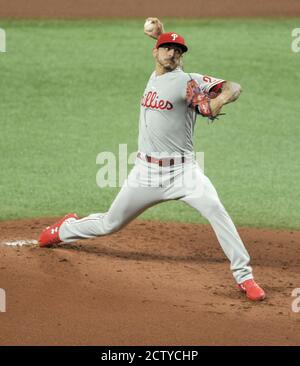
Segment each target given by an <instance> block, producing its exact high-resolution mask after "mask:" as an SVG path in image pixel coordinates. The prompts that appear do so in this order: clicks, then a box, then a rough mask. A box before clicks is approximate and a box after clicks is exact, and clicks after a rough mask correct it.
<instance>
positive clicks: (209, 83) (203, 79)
mask: <svg viewBox="0 0 300 366" xmlns="http://www.w3.org/2000/svg"><path fill="white" fill-rule="evenodd" d="M189 75H190V77H191V79H195V80H196V81H197V82H198V83H199V85H200V87H201V89H202V91H203V92H205V93H209V92H211V91H214V92H218V91H219V89H221V88H222V83H224V82H225V81H226V80H224V79H218V78H215V77H213V76H208V75H201V74H195V73H191V74H189Z"/></svg>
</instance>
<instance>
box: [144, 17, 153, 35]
mask: <svg viewBox="0 0 300 366" xmlns="http://www.w3.org/2000/svg"><path fill="white" fill-rule="evenodd" d="M153 29H154V22H153V21H152V20H148V19H147V20H146V21H145V24H144V31H145V32H152V31H153Z"/></svg>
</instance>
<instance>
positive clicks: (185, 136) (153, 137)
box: [138, 68, 224, 156]
mask: <svg viewBox="0 0 300 366" xmlns="http://www.w3.org/2000/svg"><path fill="white" fill-rule="evenodd" d="M191 79H195V80H196V81H197V82H198V83H199V84H200V87H201V89H202V90H203V91H209V90H210V89H211V88H212V87H213V86H215V85H216V84H218V83H220V82H222V81H224V80H222V79H217V78H212V77H210V76H203V75H201V74H195V73H191V74H189V73H186V72H184V71H182V70H181V69H180V68H177V69H175V70H174V71H171V72H167V73H165V74H163V75H159V76H157V75H156V73H155V71H154V72H153V73H152V75H151V77H150V79H149V81H148V83H147V86H146V89H145V91H144V95H143V97H142V100H141V109H140V121H139V140H138V149H139V151H141V152H143V153H145V154H147V155H150V156H155V155H156V154H159V156H163V155H164V154H166V156H167V155H171V154H174V153H175V154H182V155H183V154H184V155H186V154H190V153H192V152H193V132H194V125H195V121H196V113H195V111H193V110H192V109H191V108H189V107H188V105H187V102H186V87H187V82H188V81H189V80H191Z"/></svg>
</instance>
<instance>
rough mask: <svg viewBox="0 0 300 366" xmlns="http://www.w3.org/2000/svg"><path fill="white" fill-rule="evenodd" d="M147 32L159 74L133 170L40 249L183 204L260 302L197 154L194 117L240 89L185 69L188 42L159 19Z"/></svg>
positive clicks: (217, 108)
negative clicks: (111, 195) (107, 197)
mask: <svg viewBox="0 0 300 366" xmlns="http://www.w3.org/2000/svg"><path fill="white" fill-rule="evenodd" d="M144 31H145V34H146V35H148V36H149V37H152V38H155V39H156V44H155V46H154V48H153V51H152V53H153V58H154V61H155V70H154V71H153V73H152V74H151V76H150V79H149V81H148V83H147V85H146V88H145V91H144V93H143V96H142V98H141V101H140V116H139V138H138V154H137V157H136V162H135V165H134V167H133V169H132V170H131V172H130V173H129V176H128V178H127V179H126V181H125V182H124V184H123V186H122V188H121V190H120V192H119V193H118V195H117V196H116V198H115V200H114V201H113V203H112V205H111V207H110V208H109V210H108V211H107V212H104V213H97V214H91V215H89V216H87V217H84V218H82V219H79V218H78V217H77V216H76V215H75V214H69V215H66V216H65V217H63V218H62V219H61V220H60V221H58V222H56V223H55V224H53V225H51V226H50V227H48V228H46V229H45V230H44V231H43V232H42V233H41V235H40V237H39V245H40V246H41V247H45V246H51V245H54V244H58V243H61V242H66V243H70V242H73V241H76V240H78V239H85V238H93V237H97V236H101V235H108V234H110V233H113V232H115V231H117V230H120V229H121V228H122V227H124V226H125V225H126V224H128V223H129V222H130V221H131V220H133V219H134V218H136V217H137V216H138V215H140V214H141V213H142V212H143V211H145V210H146V209H147V208H149V207H151V206H153V205H155V204H158V203H160V202H164V201H167V200H178V201H183V202H185V203H186V204H188V205H190V206H191V207H193V208H195V209H196V210H198V212H199V213H200V214H201V215H203V216H204V217H205V218H206V219H207V220H208V221H209V222H210V224H211V226H212V228H213V230H214V232H215V234H216V236H217V239H218V241H219V243H220V245H221V247H222V249H223V251H224V253H225V255H226V256H227V258H228V259H229V261H230V268H231V271H232V273H233V276H234V278H235V280H236V282H237V285H238V287H239V289H240V290H241V291H242V292H244V293H245V294H246V296H247V297H248V298H249V299H251V300H253V301H257V300H263V299H264V298H265V293H264V291H263V289H262V288H261V287H260V286H259V285H258V284H257V283H256V282H255V281H254V279H253V273H252V268H251V267H250V265H249V262H250V258H249V254H248V252H247V250H246V248H245V246H244V244H243V242H242V240H241V238H240V236H239V234H238V232H237V230H236V228H235V226H234V224H233V222H232V220H231V218H230V217H229V215H228V213H227V211H226V210H225V208H224V206H223V204H222V203H221V201H220V199H219V196H218V194H217V192H216V190H215V188H214V186H213V185H212V183H211V181H210V180H209V178H208V177H207V176H205V175H204V173H203V171H202V169H201V168H200V166H199V165H198V163H197V162H196V160H195V155H194V149H193V131H194V125H195V122H196V118H197V116H200V117H205V118H208V119H209V120H210V121H213V120H214V119H215V118H217V117H218V115H220V112H221V109H222V107H223V106H224V105H225V104H228V103H231V102H234V101H236V100H237V99H238V97H239V95H240V93H241V87H240V85H239V84H237V83H235V82H230V81H226V80H223V79H219V78H215V77H211V76H204V75H201V74H198V73H187V72H184V71H183V68H182V65H183V63H182V59H183V55H184V54H185V53H186V52H188V46H187V44H186V42H185V40H184V38H183V37H182V36H181V35H179V34H178V33H176V32H167V33H166V32H164V29H163V25H162V23H161V22H160V21H159V20H158V19H157V18H148V19H147V21H146V23H145V29H144Z"/></svg>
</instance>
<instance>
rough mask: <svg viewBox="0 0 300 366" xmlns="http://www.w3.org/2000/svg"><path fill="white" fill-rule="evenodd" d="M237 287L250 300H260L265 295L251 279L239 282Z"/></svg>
mask: <svg viewBox="0 0 300 366" xmlns="http://www.w3.org/2000/svg"><path fill="white" fill-rule="evenodd" d="M238 287H239V289H240V290H241V291H242V292H244V293H245V294H246V296H247V297H248V299H250V300H252V301H261V300H263V299H265V297H266V294H265V292H264V290H263V289H262V288H261V287H260V286H259V285H258V284H257V283H256V282H255V281H254V280H253V279H251V280H246V281H244V282H242V283H240V284H239V285H238Z"/></svg>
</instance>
